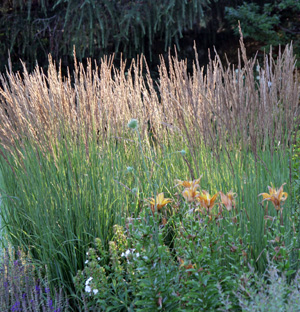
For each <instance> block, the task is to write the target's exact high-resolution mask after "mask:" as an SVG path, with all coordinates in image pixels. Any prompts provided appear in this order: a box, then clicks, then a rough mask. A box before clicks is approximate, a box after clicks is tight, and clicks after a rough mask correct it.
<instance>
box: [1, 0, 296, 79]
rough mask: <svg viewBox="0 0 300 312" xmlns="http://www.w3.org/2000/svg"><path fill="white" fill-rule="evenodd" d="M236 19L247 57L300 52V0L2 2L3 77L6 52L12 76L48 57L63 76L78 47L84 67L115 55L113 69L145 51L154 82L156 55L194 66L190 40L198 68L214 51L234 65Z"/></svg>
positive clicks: (236, 45) (44, 0)
mask: <svg viewBox="0 0 300 312" xmlns="http://www.w3.org/2000/svg"><path fill="white" fill-rule="evenodd" d="M238 20H240V21H241V26H242V30H243V33H244V37H245V40H246V46H247V49H248V53H249V55H251V54H253V53H254V52H256V50H258V49H260V51H261V54H263V50H264V49H265V48H268V46H269V45H270V44H272V45H273V46H274V47H276V46H278V45H279V44H281V45H284V44H286V43H289V42H290V41H291V40H293V42H294V49H295V52H296V53H298V52H299V47H300V43H299V41H300V2H299V1H295V0H283V1H240V0H234V1H232V0H231V1H230V0H211V1H209V0H134V1H129V0H2V1H1V4H0V71H1V72H3V71H5V67H6V66H7V64H8V63H7V60H8V55H9V54H10V56H11V60H12V64H13V70H14V71H15V70H20V69H21V68H22V65H21V63H20V59H22V60H23V61H24V62H26V67H27V69H28V70H32V69H33V68H34V67H35V65H36V62H38V64H39V65H40V66H41V67H43V68H44V69H46V68H47V64H48V54H49V53H51V55H52V57H53V59H54V60H56V61H59V60H61V62H62V71H63V73H64V74H65V73H66V68H67V66H69V67H70V68H71V69H72V66H73V47H74V46H75V47H76V56H77V58H78V59H79V60H80V61H82V62H84V63H85V61H86V58H89V57H90V58H93V59H95V60H97V61H100V59H101V57H103V56H104V55H106V54H112V53H115V64H118V63H119V60H120V58H121V57H123V58H134V57H136V55H138V54H141V53H143V54H144V55H145V56H146V58H147V61H148V64H150V70H151V73H152V74H153V76H154V77H155V73H156V69H157V65H158V64H159V55H161V54H162V55H163V56H164V57H166V56H167V54H168V49H169V48H170V49H171V52H172V53H174V46H176V48H177V51H178V56H179V58H187V59H188V60H189V62H190V65H191V63H192V60H193V59H194V51H193V43H194V41H195V42H196V45H197V50H198V55H199V61H200V64H203V65H204V64H206V63H207V60H208V52H207V51H208V49H209V48H210V49H211V48H213V46H215V47H216V50H217V51H218V53H219V54H220V55H221V57H222V58H223V59H224V55H225V53H226V54H227V55H228V59H229V61H230V62H235V61H236V59H237V48H238V46H239V43H238V40H239V35H238V30H237V24H238ZM275 51H276V49H275ZM120 52H122V56H121V53H120Z"/></svg>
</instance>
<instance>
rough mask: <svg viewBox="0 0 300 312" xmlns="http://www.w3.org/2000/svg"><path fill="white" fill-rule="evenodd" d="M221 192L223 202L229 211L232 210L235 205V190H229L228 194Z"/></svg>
mask: <svg viewBox="0 0 300 312" xmlns="http://www.w3.org/2000/svg"><path fill="white" fill-rule="evenodd" d="M219 193H220V195H221V201H222V204H223V205H224V206H225V208H226V209H227V211H231V210H232V206H233V207H235V200H234V198H235V197H236V193H233V191H229V192H228V193H227V194H226V195H225V194H224V193H223V192H222V191H220V192H219Z"/></svg>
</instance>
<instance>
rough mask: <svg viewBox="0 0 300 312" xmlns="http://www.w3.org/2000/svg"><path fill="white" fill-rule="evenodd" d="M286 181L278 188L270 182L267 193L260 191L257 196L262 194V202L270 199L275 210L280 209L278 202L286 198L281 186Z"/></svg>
mask: <svg viewBox="0 0 300 312" xmlns="http://www.w3.org/2000/svg"><path fill="white" fill-rule="evenodd" d="M285 184H286V183H283V184H282V185H281V186H280V188H279V189H278V190H276V189H275V187H274V186H273V185H272V184H271V186H272V187H271V186H268V189H269V193H261V194H259V195H258V196H262V197H263V200H262V202H264V201H265V200H268V201H271V202H272V203H273V205H274V207H275V209H276V210H277V211H279V210H280V208H281V207H280V202H283V201H285V200H286V199H287V197H288V194H287V193H286V192H284V191H283V186H284V185H285Z"/></svg>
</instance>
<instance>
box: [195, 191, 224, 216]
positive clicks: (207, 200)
mask: <svg viewBox="0 0 300 312" xmlns="http://www.w3.org/2000/svg"><path fill="white" fill-rule="evenodd" d="M218 195H219V193H216V194H215V195H213V196H212V197H211V196H210V195H209V193H208V192H207V191H204V190H203V191H202V194H201V195H199V196H198V197H197V200H198V201H199V202H200V205H201V206H202V207H203V208H205V209H206V210H207V211H209V210H211V209H212V208H213V207H214V205H215V201H216V199H217V197H218Z"/></svg>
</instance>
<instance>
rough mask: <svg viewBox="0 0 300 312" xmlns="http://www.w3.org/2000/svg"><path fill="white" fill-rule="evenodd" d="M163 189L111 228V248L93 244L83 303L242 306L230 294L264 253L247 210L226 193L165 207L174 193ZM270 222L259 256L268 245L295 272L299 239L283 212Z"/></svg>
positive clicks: (80, 287) (148, 307)
mask: <svg viewBox="0 0 300 312" xmlns="http://www.w3.org/2000/svg"><path fill="white" fill-rule="evenodd" d="M197 181H199V180H197ZM186 190H187V189H185V191H186ZM204 194H205V193H204ZM160 195H161V194H160ZM160 195H158V197H157V198H156V201H155V205H154V202H153V201H151V200H150V201H149V202H150V208H145V209H144V210H143V212H142V213H141V214H140V215H139V217H138V218H129V219H127V222H126V225H125V227H124V228H123V227H121V226H115V227H114V233H115V234H114V238H113V240H112V241H111V242H110V243H109V245H110V249H109V253H106V252H105V251H104V249H103V247H102V246H101V244H100V242H101V241H100V240H96V248H92V249H90V250H89V251H88V253H87V260H86V262H85V264H86V265H85V268H84V270H83V271H79V272H78V274H77V276H76V278H75V285H76V289H77V291H78V293H79V294H81V297H82V299H83V301H84V302H85V305H86V306H87V307H91V308H92V307H93V308H95V307H97V308H98V309H100V310H101V311H106V310H107V311H122V310H123V309H124V310H134V311H154V310H163V311H173V310H176V311H196V310H197V311H210V310H215V311H216V310H217V309H220V310H222V309H223V308H224V306H225V307H227V308H228V307H230V308H231V309H237V308H238V306H239V301H238V300H237V298H239V297H235V296H234V295H233V294H234V293H238V291H239V287H238V286H239V285H240V280H242V279H243V278H244V276H243V274H248V273H247V272H248V267H249V265H251V266H253V265H256V262H257V261H258V260H259V259H255V258H253V255H252V244H253V242H252V241H251V235H250V232H249V231H248V230H247V227H246V228H245V229H244V230H243V229H242V227H241V220H242V218H243V212H240V213H237V210H236V209H232V207H230V205H229V204H228V201H226V200H224V198H223V199H222V204H221V203H216V205H215V208H213V207H211V208H209V210H205V209H204V210H203V209H202V208H201V207H202V206H203V205H204V204H203V205H202V204H201V205H200V206H199V204H197V203H196V202H195V201H192V200H191V198H188V200H189V201H190V203H186V202H185V201H182V199H180V197H178V198H177V201H176V203H173V204H172V205H171V207H169V208H167V206H166V205H167V203H168V201H169V200H165V199H164V198H163V196H160ZM183 195H184V197H186V196H185V195H186V192H183ZM196 195H197V194H196ZM196 195H195V196H196ZM216 195H217V194H216ZM207 198H208V197H207ZM212 198H213V197H212ZM214 198H216V196H214ZM234 205H235V204H234ZM212 206H214V203H213V204H212ZM227 209H228V210H227ZM267 220H269V219H267ZM277 221H278V222H277ZM266 225H267V233H268V235H266V242H265V245H264V247H263V250H262V251H261V254H260V256H262V254H263V252H265V254H266V255H265V256H266V257H267V256H269V257H272V261H274V263H276V266H277V268H278V269H279V270H280V272H281V273H283V274H286V275H288V276H290V275H292V274H294V273H295V272H296V271H295V270H293V269H291V263H293V264H295V262H293V261H294V259H293V257H292V253H294V252H295V251H297V250H298V248H296V247H297V244H296V240H293V242H292V243H291V244H289V240H288V236H285V235H284V229H283V227H282V226H280V220H279V218H278V219H277V218H276V217H274V219H273V222H272V223H271V224H269V223H267V224H266ZM296 236H297V233H294V237H296ZM271 238H274V240H272V239H271ZM267 239H269V240H267ZM260 256H259V257H260ZM297 257H298V253H297ZM296 263H297V260H296ZM243 272H244V273H243ZM232 276H234V278H232ZM100 289H101V291H100ZM220 295H221V297H222V296H223V297H222V298H223V301H224V302H223V304H224V306H222V304H221V303H220Z"/></svg>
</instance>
